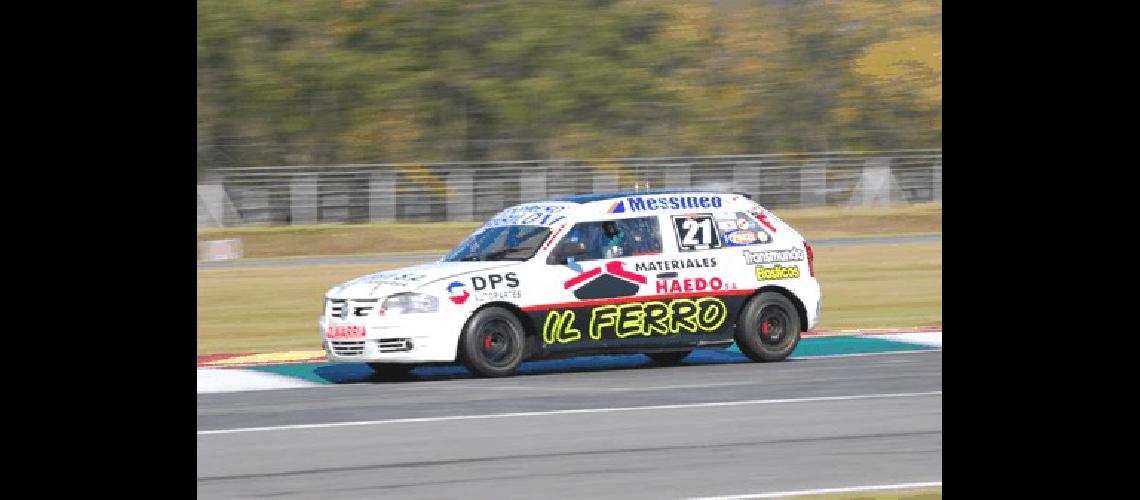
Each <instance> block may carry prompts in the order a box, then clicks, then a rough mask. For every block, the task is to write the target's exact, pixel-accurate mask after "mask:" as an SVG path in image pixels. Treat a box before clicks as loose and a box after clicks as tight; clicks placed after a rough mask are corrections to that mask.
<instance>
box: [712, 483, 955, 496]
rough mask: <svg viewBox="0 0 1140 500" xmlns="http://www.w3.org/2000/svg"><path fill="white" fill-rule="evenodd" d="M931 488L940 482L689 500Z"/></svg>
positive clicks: (750, 494) (939, 485)
mask: <svg viewBox="0 0 1140 500" xmlns="http://www.w3.org/2000/svg"><path fill="white" fill-rule="evenodd" d="M933 486H938V487H941V486H942V481H934V482H930V483H900V484H877V485H873V486H852V487H850V488H824V489H818V490H799V491H778V492H774V493H749V494H744V495H732V496H725V497H701V498H693V499H690V500H737V499H743V498H782V497H795V496H803V495H825V494H827V493H851V492H857V491H880V490H908V489H912V488H930V487H933Z"/></svg>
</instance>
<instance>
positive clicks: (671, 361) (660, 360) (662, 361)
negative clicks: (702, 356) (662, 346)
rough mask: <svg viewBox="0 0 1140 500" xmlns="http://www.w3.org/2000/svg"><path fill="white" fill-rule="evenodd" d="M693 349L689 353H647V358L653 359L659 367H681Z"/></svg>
mask: <svg viewBox="0 0 1140 500" xmlns="http://www.w3.org/2000/svg"><path fill="white" fill-rule="evenodd" d="M692 352H693V351H692V349H690V350H688V351H674V352H647V353H645V355H646V356H649V359H652V360H653V362H654V363H656V364H659V365H679V364H681V361H682V360H684V359H685V358H687V357H688V356H689V354H690V353H692Z"/></svg>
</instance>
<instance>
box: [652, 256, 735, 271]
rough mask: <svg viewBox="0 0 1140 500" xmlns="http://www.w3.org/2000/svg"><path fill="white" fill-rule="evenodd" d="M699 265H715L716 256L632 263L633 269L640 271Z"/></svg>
mask: <svg viewBox="0 0 1140 500" xmlns="http://www.w3.org/2000/svg"><path fill="white" fill-rule="evenodd" d="M700 267H716V257H705V258H703V259H676V260H655V261H650V262H638V263H636V264H634V269H636V270H638V271H640V272H648V271H672V270H675V269H693V268H700Z"/></svg>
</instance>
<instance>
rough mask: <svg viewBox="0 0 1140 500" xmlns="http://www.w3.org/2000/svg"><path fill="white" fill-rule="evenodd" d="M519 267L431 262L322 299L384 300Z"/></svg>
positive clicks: (351, 284)
mask: <svg viewBox="0 0 1140 500" xmlns="http://www.w3.org/2000/svg"><path fill="white" fill-rule="evenodd" d="M518 264H521V262H518V261H492V262H478V261H474V262H432V263H429V264H421V265H418V266H411V267H401V268H399V269H390V270H387V271H381V272H378V273H373V274H369V275H367V276H361V277H359V278H354V279H351V280H349V281H346V282H344V283H341V284H339V285H337V286H334V287H332V288H330V289H329V291H328V293H326V294H325V295H326V296H327V297H328V298H330V299H340V298H343V299H366V298H379V297H386V296H388V295H392V294H395V293H401V292H411V291H415V290H417V289H419V288H421V287H424V286H426V285H430V284H432V283H436V282H438V281H442V280H445V279H448V278H454V277H456V276H460V275H464V274H467V273H473V272H478V271H486V270H488V269H498V268H503V267H512V266H517V265H518ZM441 290H442V289H441Z"/></svg>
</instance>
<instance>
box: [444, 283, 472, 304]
mask: <svg viewBox="0 0 1140 500" xmlns="http://www.w3.org/2000/svg"><path fill="white" fill-rule="evenodd" d="M447 294H448V295H449V297H448V298H449V299H451V301H452V302H454V303H455V305H457V306H461V305H463V303H464V302H467V299H468V298H470V297H471V292H469V291H467V285H464V284H463V283H460V282H458V281H452V282H451V284H450V285H447Z"/></svg>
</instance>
